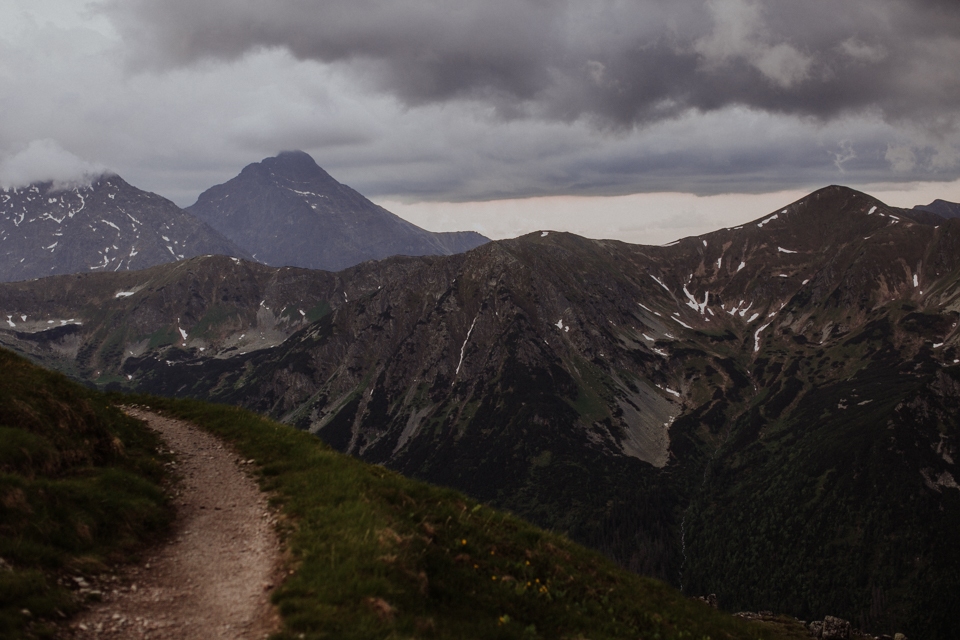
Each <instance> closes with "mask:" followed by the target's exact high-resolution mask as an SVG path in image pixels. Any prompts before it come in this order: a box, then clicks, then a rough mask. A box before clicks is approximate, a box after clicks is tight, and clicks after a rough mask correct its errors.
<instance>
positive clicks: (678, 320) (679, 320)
mask: <svg viewBox="0 0 960 640" xmlns="http://www.w3.org/2000/svg"><path fill="white" fill-rule="evenodd" d="M670 319H671V320H673V321H674V322H676V323H678V324H679V325H680V326H682V327H686V328H687V329H693V327H691V326H690V325H688V324H687V323H686V322H684V321H683V320H681V319H680V318H676V317H674V316H670Z"/></svg>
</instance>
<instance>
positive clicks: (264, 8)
mask: <svg viewBox="0 0 960 640" xmlns="http://www.w3.org/2000/svg"><path fill="white" fill-rule="evenodd" d="M0 24H3V29H2V31H0V114H2V117H0V182H2V183H3V184H16V183H23V182H29V181H31V180H37V179H51V178H53V179H61V180H66V179H71V178H73V177H76V176H77V175H80V174H83V173H96V172H98V171H101V170H103V169H108V170H111V171H114V172H116V173H118V174H120V175H121V176H122V177H124V178H125V179H126V180H127V181H129V182H131V183H132V184H134V185H136V186H138V187H140V188H143V189H147V190H150V191H155V192H157V193H159V194H161V195H163V196H166V197H168V198H171V199H172V200H174V201H175V202H177V203H178V204H180V205H182V206H185V205H189V204H192V203H193V202H194V201H195V199H196V196H197V195H198V194H199V193H200V192H201V191H203V190H204V189H206V188H207V187H209V186H211V185H213V184H217V183H220V182H223V181H225V180H227V179H229V178H230V177H232V176H233V175H235V174H236V173H238V172H239V170H240V169H241V168H242V167H243V166H244V165H246V164H248V163H250V162H255V161H258V160H260V159H262V158H264V157H266V156H271V155H275V154H276V153H277V152H278V151H281V150H284V149H303V150H305V151H307V152H308V153H310V154H311V155H312V156H313V157H314V158H315V159H316V160H317V162H318V163H319V164H320V165H321V166H322V167H324V168H325V169H327V171H329V172H330V173H331V174H332V175H333V176H334V177H335V178H337V179H338V180H340V181H341V182H344V183H346V184H349V185H350V186H352V187H354V188H355V189H357V190H358V191H360V192H361V193H363V194H365V195H367V196H368V197H370V198H372V199H374V200H375V201H377V202H379V203H381V204H384V205H385V206H387V207H388V208H390V209H391V210H393V211H395V212H396V213H398V214H400V215H403V216H405V217H407V218H409V219H411V220H413V221H414V222H416V223H418V224H421V225H423V226H426V227H427V228H433V229H436V230H440V229H444V230H446V229H455V228H463V229H467V228H473V229H477V230H480V231H482V232H485V233H487V234H488V235H491V236H494V237H505V236H508V235H515V234H516V233H520V232H523V231H529V230H533V229H539V228H553V229H567V230H572V231H575V232H578V233H583V234H584V235H589V236H592V237H601V236H603V237H619V238H621V239H625V240H629V241H633V242H662V241H666V240H670V239H673V238H675V237H679V236H681V235H686V234H688V233H698V232H702V231H707V230H710V229H713V228H716V227H719V226H727V225H729V224H733V223H738V222H742V221H743V220H745V219H748V218H754V217H759V216H761V215H763V214H764V213H766V212H767V211H770V210H773V209H776V208H778V207H780V206H781V205H783V204H786V202H789V201H791V200H793V199H795V198H796V197H800V195H802V194H804V193H806V192H808V191H811V190H813V189H815V188H818V187H820V186H824V185H827V184H835V183H839V184H847V185H850V186H853V187H857V188H862V189H865V190H869V191H870V192H871V193H874V194H875V195H878V196H881V197H885V198H886V199H887V200H888V201H890V203H891V204H896V205H912V204H917V203H923V202H928V201H929V200H931V199H932V198H934V197H942V198H944V199H948V200H950V199H952V200H960V181H958V178H960V131H958V124H960V123H958V109H957V105H960V74H958V73H957V71H956V69H957V68H958V66H960V3H958V2H956V0H909V1H907V0H869V1H868V0H844V1H843V2H838V1H837V0H804V1H802V2H801V1H799V0H779V1H778V0H691V1H689V2H676V1H666V0H664V1H659V0H634V1H628V0H430V1H426V0H323V1H322V2H321V1H316V2H310V1H308V0H269V1H267V0H204V1H203V2H197V1H196V0H102V1H98V2H86V3H85V2H82V1H79V0H0Z"/></svg>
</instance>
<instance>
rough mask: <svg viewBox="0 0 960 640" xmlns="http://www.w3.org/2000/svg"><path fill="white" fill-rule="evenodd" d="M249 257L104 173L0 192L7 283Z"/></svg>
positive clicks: (0, 276) (0, 271) (2, 270)
mask: <svg viewBox="0 0 960 640" xmlns="http://www.w3.org/2000/svg"><path fill="white" fill-rule="evenodd" d="M207 254H223V255H231V256H240V257H245V258H249V254H247V253H246V252H244V251H243V250H241V249H240V248H238V247H236V246H235V245H233V244H232V243H231V242H230V241H229V240H227V239H226V238H224V237H223V236H221V235H220V234H219V233H217V232H216V231H214V230H213V229H211V228H210V227H208V226H207V225H205V224H203V223H202V222H200V221H199V220H197V219H196V218H194V217H193V216H191V215H189V214H187V213H185V212H184V211H183V210H181V209H180V208H179V207H177V206H176V205H175V204H173V203H172V202H170V201H169V200H167V199H165V198H161V197H160V196H158V195H156V194H153V193H149V192H146V191H142V190H140V189H137V188H136V187H133V186H131V185H130V184H128V183H127V182H125V181H124V180H123V179H122V178H120V177H119V176H116V175H104V176H101V177H100V178H98V179H97V180H95V181H94V182H93V183H92V184H90V185H88V186H75V187H71V188H66V187H64V188H61V187H58V186H56V185H54V184H53V183H50V182H45V183H38V184H34V185H31V186H29V187H25V188H22V189H16V188H6V189H3V190H2V191H0V281H15V280H28V279H32V278H42V277H44V276H50V275H56V274H66V273H92V272H97V271H103V272H107V271H131V270H137V269H144V268H146V267H151V266H154V265H157V264H163V263H167V262H174V261H176V260H182V259H184V258H189V257H192V256H198V255H207Z"/></svg>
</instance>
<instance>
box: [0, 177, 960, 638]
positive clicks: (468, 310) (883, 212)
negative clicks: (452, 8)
mask: <svg viewBox="0 0 960 640" xmlns="http://www.w3.org/2000/svg"><path fill="white" fill-rule="evenodd" d="M958 261H960V222H957V221H955V220H942V221H941V223H939V224H926V223H923V222H920V221H917V220H913V219H911V218H909V217H907V216H905V215H903V212H902V211H901V210H899V209H894V208H891V207H887V206H886V205H884V203H882V202H880V201H878V200H876V199H874V198H871V197H870V196H868V195H866V194H862V193H858V192H855V191H852V190H850V189H845V188H843V187H829V188H826V189H822V190H820V191H817V192H815V193H813V194H810V195H809V196H807V197H806V198H803V199H801V200H799V201H797V202H795V203H792V204H790V205H788V206H786V207H783V208H781V209H778V210H777V211H775V212H771V213H770V214H768V215H766V216H763V217H762V218H758V219H757V220H756V221H754V222H752V223H749V224H745V225H742V226H739V227H736V228H731V229H722V230H718V231H716V232H713V233H710V234H705V235H703V236H699V237H693V238H686V239H684V240H681V241H679V242H677V243H674V244H672V245H671V246H664V247H645V246H636V245H628V244H624V243H620V242H613V241H596V240H588V239H584V238H579V237H576V236H572V235H569V234H561V233H554V232H541V233H536V234H531V235H529V236H525V237H523V238H518V239H516V240H510V241H500V242H492V243H489V244H486V245H484V246H482V247H479V248H477V249H474V250H473V251H470V252H468V253H466V254H462V255H456V256H449V257H427V258H418V259H414V258H402V259H401V258H394V259H390V260H384V261H381V262H377V263H365V264H362V265H358V266H356V267H353V268H350V269H347V270H344V271H342V272H339V273H337V274H328V273H324V272H308V271H297V270H278V269H273V270H271V269H268V268H266V267H260V266H251V265H248V264H247V263H242V262H239V263H237V262H234V261H230V260H227V259H215V258H208V259H198V260H195V261H189V262H184V263H181V264H180V265H177V266H175V267H174V266H168V267H159V268H157V270H155V271H150V272H144V274H143V277H141V278H140V279H139V280H137V282H136V283H134V282H133V280H129V281H128V280H124V281H122V282H121V281H120V280H115V279H114V278H117V277H119V276H120V274H115V275H109V276H108V274H104V275H103V276H94V277H86V278H83V279H69V278H66V279H57V278H51V279H45V280H43V281H39V282H37V283H27V284H17V285H3V286H0V294H2V295H0V300H3V303H2V304H3V306H4V307H5V308H4V309H2V310H0V311H2V313H3V314H5V315H9V316H10V318H12V320H11V321H13V322H15V319H16V317H22V316H23V315H26V316H27V317H28V322H30V321H34V322H36V323H37V324H36V325H35V326H32V327H23V326H21V325H20V324H18V326H17V327H9V328H6V329H4V330H3V331H2V332H0V339H2V340H3V341H4V342H6V343H7V344H10V345H13V346H15V347H16V348H18V349H20V350H22V351H24V352H29V353H31V354H32V355H33V357H36V358H43V359H45V361H48V362H50V363H57V364H58V366H61V367H63V368H65V369H69V368H71V367H72V368H74V369H75V370H76V371H77V372H78V373H79V374H80V375H83V376H85V377H87V378H88V379H91V380H98V381H99V382H100V383H101V384H104V385H106V384H113V385H117V386H119V387H126V388H136V389H141V390H147V391H151V392H154V393H163V394H168V395H187V396H193V397H198V398H205V399H213V400H216V401H220V402H227V403H233V404H239V405H243V406H246V407H248V408H251V409H255V410H257V411H260V412H263V413H266V414H269V415H272V416H274V417H276V418H281V419H283V420H284V421H285V422H288V423H290V424H293V425H296V426H298V427H300V428H302V429H305V430H308V431H311V432H313V433H316V434H318V435H319V436H320V437H321V438H323V439H324V440H325V441H327V442H329V443H330V444H331V445H333V446H334V447H335V448H337V449H339V450H341V451H346V452H349V453H351V454H353V455H355V456H358V457H360V458H362V459H364V460H367V461H369V462H375V463H379V464H384V465H386V466H388V467H389V468H391V469H394V470H397V471H400V472H402V473H404V474H406V475H410V476H414V477H418V478H422V479H425V480H428V481H430V482H434V483H438V484H442V485H447V486H451V487H455V488H457V489H459V490H462V491H464V492H466V493H467V494H469V495H471V496H472V497H474V498H476V499H480V500H483V501H486V502H489V503H490V504H492V505H495V506H498V507H502V508H507V509H510V510H512V511H513V512H515V513H517V514H519V515H521V516H523V517H525V518H528V519H530V520H532V521H533V522H535V523H537V524H540V525H542V526H546V527H549V528H552V529H555V530H558V531H562V532H565V533H567V534H569V535H570V536H571V537H573V538H574V539H576V540H578V541H581V542H584V543H586V544H589V545H590V546H593V547H594V548H597V549H600V550H602V551H604V552H605V553H606V554H608V555H609V556H611V557H613V558H615V559H616V560H617V561H618V562H620V563H621V564H622V565H624V566H626V567H629V568H631V569H633V570H635V571H638V572H641V573H644V574H647V575H654V576H658V577H661V578H663V579H665V580H667V581H669V582H671V583H673V584H674V585H676V586H680V587H682V589H683V590H684V591H685V592H687V593H692V594H705V593H711V592H712V593H716V594H717V595H718V596H719V597H720V605H721V607H723V608H725V609H728V610H736V609H750V610H760V609H768V610H776V611H783V612H785V613H791V614H793V615H796V616H798V617H801V618H804V619H815V618H822V617H823V616H824V615H827V614H831V615H840V616H842V617H845V618H848V619H851V620H853V621H855V622H856V623H857V624H858V625H859V626H861V627H862V628H867V629H870V630H873V631H876V632H889V633H892V632H893V631H906V632H907V633H908V634H909V635H911V636H919V637H926V638H950V637H953V636H955V635H956V634H957V632H958V629H957V626H956V625H957V623H956V620H955V619H954V618H953V616H952V613H951V608H950V604H949V597H948V596H947V594H951V593H956V592H957V591H958V590H960V584H958V580H960V578H958V576H960V571H958V570H957V569H958V568H960V557H958V551H957V550H956V549H955V548H954V545H953V544H952V542H951V540H952V536H953V533H954V532H955V531H956V526H957V524H958V522H957V519H958V514H960V500H958V499H960V488H958V486H957V484H956V482H955V474H956V469H955V463H954V460H955V459H956V456H957V444H956V442H957V435H958V434H957V426H956V421H955V420H954V419H953V418H952V416H954V415H955V414H956V411H957V407H958V390H960V387H958V385H957V380H960V367H958V366H957V365H958V364H960V354H958V352H957V346H956V341H957V333H956V324H957V320H958V317H960V313H958V312H960V264H958ZM234 269H235V270H237V272H238V273H242V274H243V275H242V276H237V278H238V279H237V280H234V279H232V278H233V276H231V275H230V274H231V273H232V270H234ZM253 274H258V275H257V276H256V278H253V277H252V275H253ZM133 275H134V274H130V276H124V277H133ZM220 280H224V283H225V284H224V287H223V288H221V287H220V285H219V284H216V283H218V282H220ZM247 280H250V281H251V284H250V285H249V286H246V285H245V286H244V287H241V286H240V285H239V283H240V282H242V281H243V282H245V281H247ZM294 280H295V281H296V282H297V283H299V284H298V285H297V287H299V288H297V287H292V288H291V287H287V286H286V285H284V286H280V283H283V282H288V281H290V282H292V281H294ZM231 283H237V284H231ZM267 283H277V284H276V285H274V284H269V285H268V284H267ZM134 284H136V285H137V287H139V288H137V289H136V291H134V292H133V293H132V294H131V295H129V296H118V293H121V292H127V291H133V290H134V286H133V285H134ZM141 285H142V286H141ZM127 287H130V288H129V289H128V288H127ZM227 292H231V293H229V294H228V293H227ZM268 295H269V296H272V297H269V298H268V297H267V296H268ZM224 296H227V297H228V298H229V299H230V300H231V301H232V302H231V304H233V305H234V306H235V308H236V309H238V310H240V312H238V314H237V315H232V316H225V315H224V314H222V313H220V311H218V309H219V308H220V306H221V305H222V304H223V298H224ZM231 296H232V297H231ZM48 301H55V304H56V306H55V308H51V306H50V302H48ZM310 305H313V306H312V307H311V306H310ZM48 309H50V310H49V311H48ZM150 309H152V310H154V311H151V312H149V313H147V310H150ZM278 309H279V310H280V311H279V312H278V311H277V310H278ZM309 309H315V310H316V311H315V312H314V314H313V315H312V316H310V317H307V316H308V315H309ZM188 310H189V311H190V313H191V315H190V316H189V318H188V319H187V320H184V318H185V317H187V316H186V315H185V313H186V312H187V311H188ZM267 311H269V315H268V314H267ZM44 314H47V315H44ZM174 314H176V315H174ZM261 314H262V315H261ZM285 314H286V315H285ZM227 317H229V318H231V320H230V321H227V320H226V318H227ZM278 317H287V318H288V320H287V321H286V322H285V324H283V327H284V328H283V330H282V331H280V330H277V332H276V333H274V334H269V331H270V330H271V328H276V327H279V326H280V325H281V323H280V322H279V320H278ZM68 318H73V319H74V321H75V322H82V323H83V324H79V325H77V324H74V325H65V326H73V327H74V328H73V329H70V332H71V333H70V335H69V336H68V335H67V334H66V330H65V329H59V328H55V329H50V330H43V329H44V328H45V327H46V326H47V325H48V324H49V323H50V322H51V321H53V323H54V326H55V327H56V325H57V324H59V323H61V322H64V321H67V319H68ZM8 319H9V318H8ZM134 320H136V322H137V323H139V324H134ZM15 323H16V322H15ZM59 332H64V333H63V335H61V334H60V333H59ZM260 332H263V339H261V340H256V339H257V338H260ZM268 334H269V335H272V336H273V337H272V338H270V339H268V338H267V336H268ZM149 336H168V337H170V338H171V339H169V340H166V341H163V340H159V339H158V340H156V341H155V340H154V339H152V338H150V339H148V338H149ZM251 336H252V337H253V338H254V340H253V341H250V340H249V339H250V337H251ZM238 340H248V343H246V344H250V343H251V342H253V343H260V344H263V345H267V346H265V347H264V348H254V347H253V346H252V345H251V347H250V348H245V347H240V345H239V343H238V342H237V341H238ZM238 347H239V348H238ZM81 356H82V357H81Z"/></svg>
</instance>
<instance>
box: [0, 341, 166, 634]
mask: <svg viewBox="0 0 960 640" xmlns="http://www.w3.org/2000/svg"><path fill="white" fill-rule="evenodd" d="M0 371H2V372H3V375H2V376H0V559H2V562H0V637H3V638H19V637H24V636H25V635H29V636H37V635H39V636H43V635H46V634H48V633H52V627H49V626H48V625H47V624H46V623H45V622H44V620H45V619H50V618H55V617H59V613H63V614H68V613H70V612H71V611H73V610H75V609H76V608H77V606H78V604H77V602H76V600H75V598H74V597H73V596H72V595H71V594H70V593H69V592H68V591H67V590H66V589H64V588H63V587H61V586H59V585H58V584H57V582H58V580H57V578H58V577H60V578H62V577H63V576H65V575H66V574H68V573H69V574H74V575H77V574H80V575H83V574H86V573H97V572H100V571H102V570H103V569H105V567H106V565H107V564H109V563H111V562H113V561H116V560H121V559H125V558H128V557H129V555H130V554H131V553H132V552H134V551H135V550H136V549H138V548H141V547H142V545H143V544H144V543H145V542H147V541H149V540H152V539H155V538H156V536H158V535H159V534H160V533H162V531H163V530H164V528H165V525H166V524H167V523H168V522H169V520H170V517H171V515H172V510H171V509H169V507H168V505H167V502H166V498H165V496H164V493H163V491H162V490H161V488H160V486H159V483H160V481H161V480H162V479H163V467H162V464H161V461H160V460H159V456H158V454H157V453H156V451H157V445H158V444H159V443H158V441H157V440H156V438H155V437H153V435H152V434H151V433H148V432H146V431H145V430H144V429H143V428H142V427H141V426H140V425H139V423H137V422H136V421H135V420H131V419H130V418H127V417H126V416H124V415H123V414H122V413H120V411H118V410H117V409H116V408H114V407H113V406H111V405H110V404H109V403H108V402H107V401H106V400H105V399H104V398H103V396H101V395H100V394H98V393H95V392H92V391H89V390H87V389H85V388H83V387H81V386H79V385H77V384H76V383H73V382H71V381H69V380H67V378H65V377H64V376H62V375H60V374H56V373H52V372H49V371H45V370H43V369H40V368H39V367H36V366H34V365H32V364H30V363H29V362H27V361H26V360H24V359H22V358H20V357H18V356H15V355H13V354H11V353H10V352H9V351H5V350H0ZM24 611H28V612H29V615H27V614H26V613H24Z"/></svg>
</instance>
